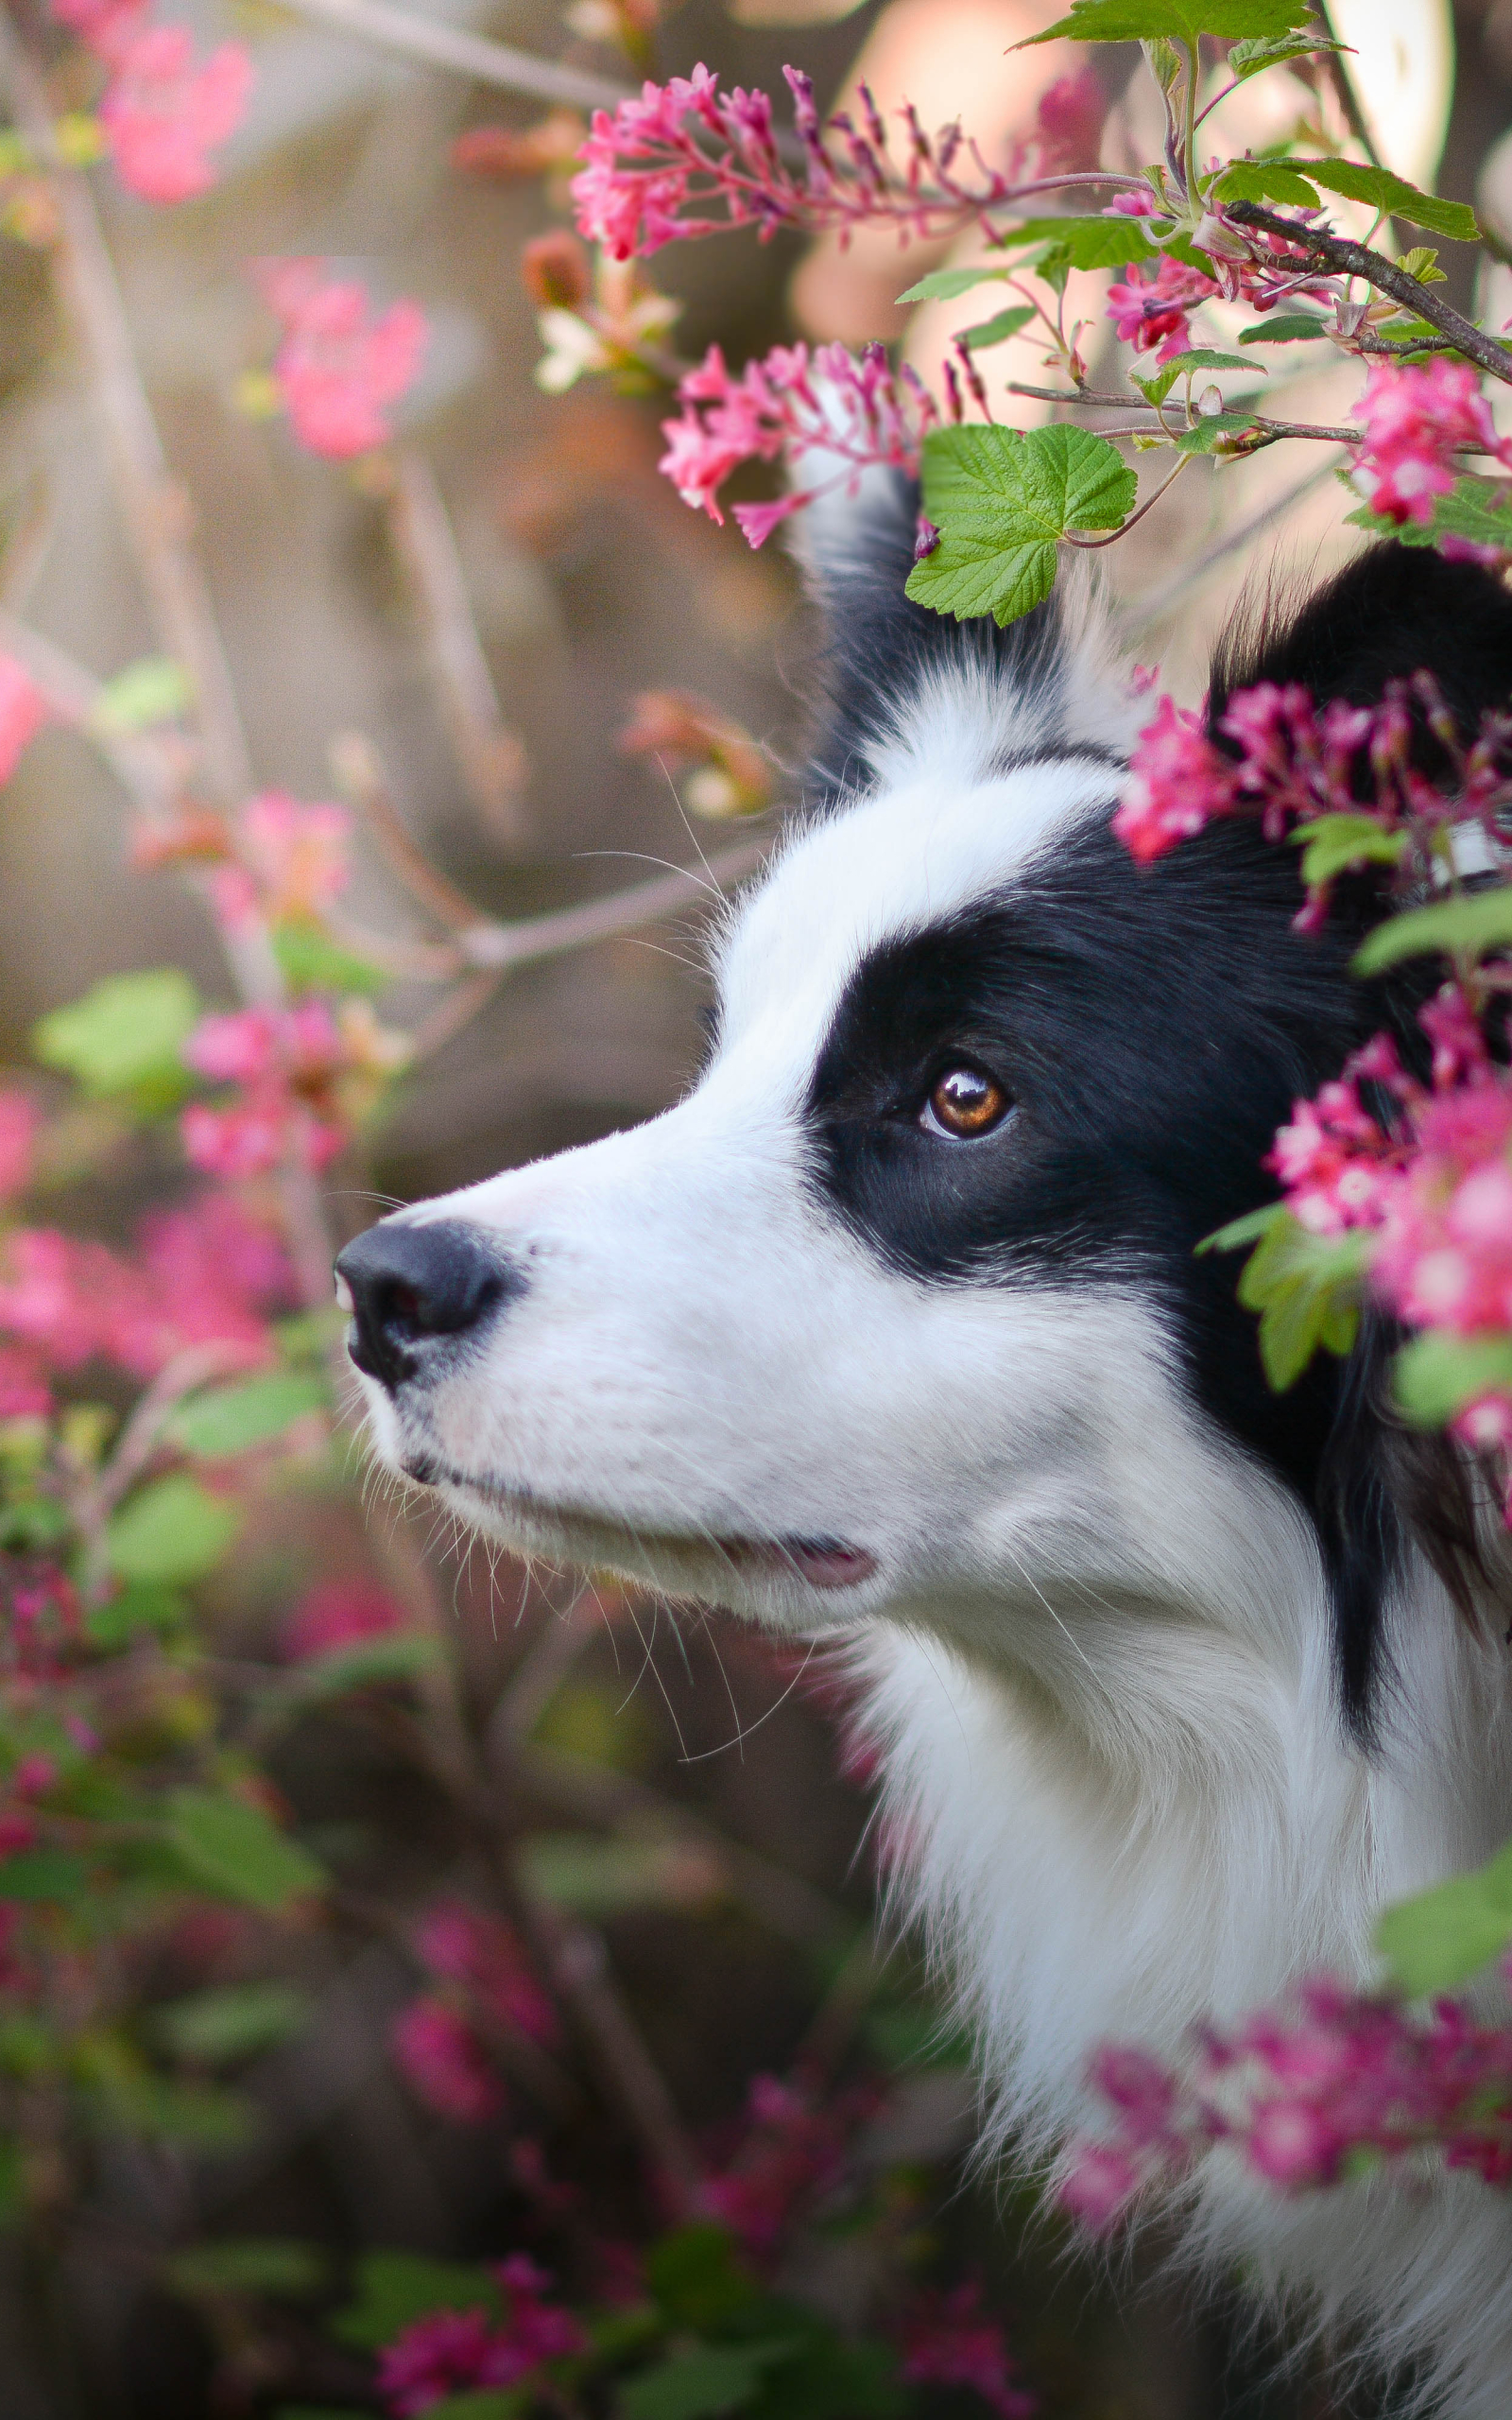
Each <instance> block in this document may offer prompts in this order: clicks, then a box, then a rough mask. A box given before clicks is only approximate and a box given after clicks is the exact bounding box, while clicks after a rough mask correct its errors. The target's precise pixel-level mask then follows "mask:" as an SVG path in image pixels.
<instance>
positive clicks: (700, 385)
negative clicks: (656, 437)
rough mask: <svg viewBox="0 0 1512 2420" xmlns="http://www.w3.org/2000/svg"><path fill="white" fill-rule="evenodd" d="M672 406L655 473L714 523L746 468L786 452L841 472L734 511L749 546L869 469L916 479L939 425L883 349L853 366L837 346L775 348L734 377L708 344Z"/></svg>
mask: <svg viewBox="0 0 1512 2420" xmlns="http://www.w3.org/2000/svg"><path fill="white" fill-rule="evenodd" d="M678 401H679V404H680V405H681V406H682V417H681V419H680V420H669V421H663V422H662V431H663V434H664V435H665V438H666V441H667V450H666V452H665V454H664V455H663V456H662V461H661V465H660V467H661V469H662V470H663V471H664V472H665V473H666V475H667V476H668V478H669V479H670V480H671V481H672V483H673V485H674V486H675V487H676V489H677V491H678V493H679V495H680V496H681V498H682V500H683V502H684V504H696V505H702V507H703V509H704V510H705V511H706V512H707V513H708V514H709V515H710V517H711V519H712V520H714V521H719V522H722V521H723V520H724V517H725V516H724V514H723V513H722V512H721V510H719V505H718V501H717V497H718V492H719V490H720V488H721V487H722V486H723V485H724V483H725V481H726V479H728V478H729V477H730V474H731V472H733V471H735V470H738V469H739V467H740V465H741V464H742V463H743V462H775V461H776V460H777V458H778V457H779V456H780V455H782V454H783V453H786V454H788V455H789V456H790V457H795V458H799V460H800V459H801V457H802V456H803V455H804V454H805V453H806V452H810V451H812V452H813V453H814V454H816V456H817V457H818V458H819V461H820V463H821V465H822V467H823V469H825V470H828V469H829V467H830V462H831V460H833V461H836V462H837V463H838V465H839V467H838V468H837V469H835V470H833V472H832V473H831V475H829V476H827V477H826V476H822V475H821V476H820V478H819V481H818V484H817V485H816V486H815V487H810V488H804V489H801V490H799V491H797V492H795V493H790V494H787V495H784V496H780V497H778V498H777V500H776V501H775V502H774V503H771V504H737V505H735V506H734V507H732V510H733V512H734V516H735V519H736V520H737V521H738V522H739V524H740V526H741V527H742V529H744V531H745V532H746V535H747V538H748V539H749V540H750V543H751V544H752V545H753V546H759V545H760V544H762V541H763V540H764V539H765V538H766V537H768V536H769V535H770V533H771V531H772V530H773V529H774V528H775V527H776V526H777V524H778V523H779V522H780V521H783V520H785V519H786V518H787V515H788V514H789V513H790V512H797V511H798V510H799V509H800V508H801V507H802V506H803V505H806V504H812V503H813V502H814V500H815V498H816V496H819V495H827V494H829V493H832V492H833V490H834V489H835V488H839V487H844V486H845V485H846V484H847V483H848V482H850V481H853V480H854V479H855V478H856V477H857V476H858V475H859V474H860V473H861V472H862V471H863V470H865V469H867V468H868V466H869V465H870V464H872V463H890V464H893V465H894V466H895V467H897V468H898V469H900V470H905V471H908V472H910V473H913V472H917V470H918V468H919V446H920V444H921V442H922V441H923V437H924V433H925V431H926V430H927V429H929V428H931V427H932V426H933V425H934V424H935V423H936V420H937V419H938V414H937V412H936V408H935V406H934V404H933V403H932V402H931V400H930V398H929V396H928V394H927V393H926V392H925V390H924V389H923V387H922V385H921V384H920V382H919V379H918V378H916V377H915V376H914V374H913V372H911V371H910V370H909V369H908V367H907V366H906V364H905V365H904V367H903V368H902V370H900V371H898V372H896V373H895V372H893V371H892V370H891V369H890V368H889V366H888V362H887V356H886V354H885V352H884V350H883V348H882V346H881V345H880V344H871V345H868V347H867V349H866V351H865V352H864V353H863V354H862V355H861V358H860V360H859V361H858V360H857V359H856V357H855V355H854V354H850V353H848V352H847V351H846V349H845V347H844V345H842V344H829V345H821V346H819V347H818V349H817V350H816V352H815V353H814V354H810V352H809V349H808V346H807V345H804V344H795V345H774V346H773V348H772V350H771V352H770V353H769V354H767V355H766V357H765V360H763V361H749V362H747V365H746V367H745V369H744V371H742V372H741V373H740V375H739V377H736V376H734V375H733V374H732V373H731V372H730V371H729V370H727V369H726V367H725V357H724V354H722V353H721V352H720V350H719V347H718V346H717V345H716V344H714V345H711V346H710V348H709V351H708V354H706V355H705V357H704V359H703V361H702V362H701V363H700V364H699V366H698V368H697V369H696V370H690V371H689V372H688V374H687V376H686V377H685V378H684V379H683V381H682V384H681V385H680V387H679V389H678Z"/></svg>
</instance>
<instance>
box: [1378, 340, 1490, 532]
mask: <svg viewBox="0 0 1512 2420" xmlns="http://www.w3.org/2000/svg"><path fill="white" fill-rule="evenodd" d="M1355 411H1356V417H1357V418H1358V419H1359V420H1360V421H1361V423H1363V424H1364V427H1365V432H1366V434H1365V441H1364V443H1363V444H1362V445H1361V447H1360V449H1359V452H1358V453H1357V454H1356V456H1355V460H1354V468H1353V471H1352V473H1351V476H1352V478H1353V481H1354V485H1355V487H1356V488H1357V489H1358V491H1359V493H1360V494H1361V495H1363V496H1364V497H1365V500H1366V503H1367V504H1368V505H1369V507H1370V510H1371V511H1372V512H1375V513H1378V514H1379V515H1380V516H1381V518H1382V519H1383V521H1394V522H1399V523H1400V522H1403V521H1419V522H1428V521H1432V519H1433V517H1434V500H1435V497H1436V496H1441V495H1447V494H1448V493H1449V491H1450V489H1451V488H1452V486H1453V484H1454V481H1455V479H1456V477H1457V476H1458V475H1459V466H1458V464H1457V463H1456V460H1455V456H1456V451H1457V449H1458V448H1460V447H1461V446H1473V447H1477V448H1479V449H1480V450H1481V451H1483V452H1485V453H1486V454H1490V455H1494V456H1495V458H1497V460H1498V461H1501V462H1508V461H1512V441H1503V440H1502V439H1500V438H1498V436H1497V433H1496V430H1495V428H1494V427H1493V426H1492V423H1491V413H1490V406H1488V404H1487V403H1486V397H1485V396H1484V394H1483V393H1482V392H1481V381H1480V372H1479V371H1477V370H1475V369H1473V368H1472V367H1471V366H1470V364H1469V362H1468V361H1446V360H1444V359H1443V358H1442V357H1440V358H1437V359H1435V360H1433V361H1429V362H1424V363H1421V364H1417V363H1410V364H1408V365H1407V366H1406V367H1404V368H1401V369H1398V368H1396V367H1395V366H1394V365H1386V366H1384V367H1383V368H1381V369H1378V370H1372V371H1371V372H1370V375H1369V377H1368V378H1367V379H1366V388H1365V393H1364V394H1363V395H1362V396H1361V398H1360V401H1359V403H1358V405H1357V406H1355Z"/></svg>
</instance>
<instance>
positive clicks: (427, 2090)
mask: <svg viewBox="0 0 1512 2420" xmlns="http://www.w3.org/2000/svg"><path fill="white" fill-rule="evenodd" d="M415 1948H416V1953H417V1955H418V1956H419V1958H420V1959H421V1962H422V1963H423V1964H424V1965H425V1966H426V1967H428V1968H429V1970H430V1972H431V1974H432V1975H433V1976H435V1977H436V1979H437V1980H438V1983H439V1984H440V1985H441V1986H442V1988H441V1989H440V1990H438V1991H430V1992H425V1993H422V1994H421V1996H420V1997H419V1998H417V1999H413V2000H411V2001H410V2003H409V2005H408V2007H407V2008H404V2009H403V2010H401V2012H400V2014H399V2015H398V2017H397V2018H396V2019H395V2022H394V2027H393V2031H392V2034H391V2037H390V2041H391V2047H392V2049H393V2054H394V2059H395V2063H396V2065H397V2066H398V2067H399V2069H400V2072H401V2073H402V2074H403V2076H404V2080H405V2082H406V2083H408V2085H409V2087H410V2089H411V2091H412V2092H413V2093H414V2094H415V2096H416V2098H417V2100H422V2101H423V2102H424V2103H425V2105H426V2107H427V2108H429V2109H434V2110H435V2111H436V2113H437V2115H438V2117H441V2118H452V2119H453V2120H454V2121H455V2122H456V2123H457V2124H459V2125H478V2124H481V2123H482V2122H483V2121H484V2120H486V2119H487V2118H492V2117H496V2116H497V2115H498V2113H499V2111H500V2110H501V2109H502V2108H503V2107H504V2104H505V2092H504V2085H503V2083H502V2081H501V2079H500V2077H499V2073H498V2070H497V2067H496V2066H495V2065H494V2062H493V2059H492V2057H491V2056H490V2050H489V2047H488V2044H487V2042H486V2041H485V2039H484V2035H483V2031H480V2028H482V2029H489V2030H491V2029H504V2030H506V2031H513V2032H515V2033H523V2034H524V2036H525V2037H526V2039H527V2040H528V2041H531V2042H537V2043H540V2044H541V2045H543V2046H547V2047H550V2046H552V2045H554V2044H555V2043H556V2042H557V2041H558V2038H559V2031H560V2029H559V2026H558V2018H557V2011H556V2007H555V2004H554V2003H553V2001H552V1999H551V1997H550V1996H549V1995H548V1994H547V1992H546V1991H545V1990H544V1989H543V1987H542V1986H541V1983H540V1981H539V1980H538V1979H537V1978H536V1976H535V1974H534V1973H533V1971H532V1969H531V1966H530V1963H529V1961H528V1960H527V1958H526V1956H525V1953H524V1949H523V1948H522V1946H521V1945H520V1942H519V1940H518V1939H517V1937H516V1935H515V1934H514V1932H513V1931H512V1930H511V1929H510V1927H508V1926H507V1924H506V1923H504V1921H503V1919H502V1918H500V1917H498V1916H492V1915H484V1914H482V1913H480V1912H479V1911H478V1910H476V1909H473V1908H470V1907H468V1906H466V1905H465V1904H464V1903H463V1902H462V1901H460V1900H440V1901H438V1903H437V1904H436V1906H434V1907H433V1908H431V1909H430V1910H428V1911H427V1912H426V1914H425V1915H424V1916H423V1917H422V1918H421V1923H420V1925H419V1927H417V1930H416V1935H415Z"/></svg>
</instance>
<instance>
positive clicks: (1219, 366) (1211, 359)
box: [1130, 344, 1269, 404]
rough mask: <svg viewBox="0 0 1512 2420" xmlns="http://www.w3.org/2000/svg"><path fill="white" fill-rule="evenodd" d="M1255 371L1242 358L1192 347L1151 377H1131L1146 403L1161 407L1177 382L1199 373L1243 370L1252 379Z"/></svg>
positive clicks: (1206, 348)
mask: <svg viewBox="0 0 1512 2420" xmlns="http://www.w3.org/2000/svg"><path fill="white" fill-rule="evenodd" d="M1255 368H1256V365H1255V363H1254V362H1252V361H1246V359H1245V357H1244V355H1243V354H1239V353H1214V352H1213V350H1212V348H1211V345H1205V344H1203V345H1194V347H1193V349H1192V351H1191V352H1190V353H1177V354H1173V355H1172V356H1171V359H1170V360H1169V361H1166V362H1162V363H1161V365H1160V369H1159V370H1157V371H1156V372H1155V373H1154V375H1153V376H1151V377H1149V378H1141V377H1139V376H1137V375H1136V376H1134V384H1135V386H1136V387H1137V388H1138V389H1139V390H1140V392H1141V394H1142V395H1143V396H1144V397H1145V399H1146V401H1147V402H1149V403H1152V404H1163V403H1164V401H1165V399H1166V397H1167V395H1168V394H1169V393H1170V391H1171V389H1172V388H1173V387H1174V386H1175V385H1176V382H1177V379H1178V378H1191V377H1193V376H1194V374H1195V372H1197V371H1199V370H1247V371H1248V372H1249V374H1250V376H1251V377H1253V376H1254V374H1255ZM1130 374H1131V375H1133V373H1132V372H1131V373H1130ZM1262 375H1263V376H1268V375H1269V372H1262Z"/></svg>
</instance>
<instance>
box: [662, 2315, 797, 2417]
mask: <svg viewBox="0 0 1512 2420" xmlns="http://www.w3.org/2000/svg"><path fill="white" fill-rule="evenodd" d="M794 2349H795V2346H794V2342H793V2339H792V2338H791V2337H782V2336H780V2337H778V2338H777V2339H776V2340H775V2341H772V2342H766V2343H760V2342H758V2343H753V2344H700V2345H697V2346H696V2348H695V2349H694V2350H693V2351H691V2352H686V2353H673V2354H671V2355H670V2356H669V2357H668V2359H665V2360H664V2361H658V2362H657V2363H656V2364H655V2365H654V2366H653V2367H652V2368H651V2369H648V2370H643V2371H642V2372H641V2373H640V2375H639V2377H633V2378H631V2379H630V2380H629V2382H628V2383H627V2385H626V2386H624V2387H622V2388H621V2390H620V2398H619V2410H620V2413H621V2420H708V2415H711V2414H713V2413H716V2412H721V2411H748V2410H749V2409H750V2406H751V2404H752V2403H753V2402H754V2401H755V2399H756V2395H757V2393H758V2391H759V2389H760V2387H761V2384H762V2380H763V2377H764V2376H765V2372H766V2371H767V2370H768V2369H770V2368H771V2367H772V2366H773V2364H774V2363H776V2362H779V2361H785V2360H786V2359H788V2358H789V2356H790V2355H791V2354H792V2353H793V2351H794Z"/></svg>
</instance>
